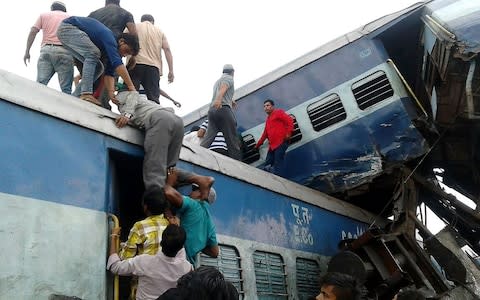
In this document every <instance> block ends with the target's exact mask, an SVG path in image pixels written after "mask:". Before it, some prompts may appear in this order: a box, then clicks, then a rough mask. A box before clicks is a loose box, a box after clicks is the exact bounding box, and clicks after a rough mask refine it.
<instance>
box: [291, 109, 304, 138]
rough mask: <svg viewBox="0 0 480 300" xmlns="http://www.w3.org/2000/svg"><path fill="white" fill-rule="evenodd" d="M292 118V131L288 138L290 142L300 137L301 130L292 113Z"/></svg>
mask: <svg viewBox="0 0 480 300" xmlns="http://www.w3.org/2000/svg"><path fill="white" fill-rule="evenodd" d="M290 117H292V119H293V133H292V137H291V138H290V144H294V143H296V142H298V141H300V140H301V139H302V132H301V131H300V127H298V122H297V118H295V116H294V115H290Z"/></svg>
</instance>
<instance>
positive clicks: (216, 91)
mask: <svg viewBox="0 0 480 300" xmlns="http://www.w3.org/2000/svg"><path fill="white" fill-rule="evenodd" d="M233 74H234V69H233V66H232V65H230V64H226V65H224V66H223V74H222V77H220V79H218V80H217V82H215V85H214V86H213V97H212V102H211V104H210V109H209V110H208V129H207V133H206V135H205V137H204V138H203V141H202V143H201V146H202V147H205V148H208V147H210V145H211V144H212V142H213V140H214V139H215V137H216V136H217V133H218V132H219V131H221V132H223V136H224V138H225V142H226V143H227V148H228V156H230V157H231V158H233V159H236V160H240V159H241V158H242V152H241V150H240V141H239V140H238V135H237V121H236V119H235V115H234V114H233V111H232V108H235V106H236V105H237V104H236V102H235V100H233V92H234V91H235V87H234V82H233Z"/></svg>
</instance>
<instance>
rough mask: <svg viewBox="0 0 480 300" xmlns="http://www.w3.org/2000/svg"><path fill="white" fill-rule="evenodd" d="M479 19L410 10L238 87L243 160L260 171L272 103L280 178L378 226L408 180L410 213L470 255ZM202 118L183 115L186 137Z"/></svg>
mask: <svg viewBox="0 0 480 300" xmlns="http://www.w3.org/2000/svg"><path fill="white" fill-rule="evenodd" d="M479 20H480V3H479V2H478V1H468V0H435V1H426V2H420V3H418V4H415V5H412V6H411V7H408V8H406V9H404V10H402V11H399V12H395V13H392V14H390V15H387V16H385V17H382V18H380V19H378V20H375V21H373V22H371V23H369V24H367V25H365V26H362V27H360V28H358V29H357V30H355V31H353V32H350V33H348V34H345V35H343V36H341V37H339V38H337V39H335V40H333V41H331V42H329V43H327V44H326V45H323V46H321V47H319V48H317V49H315V50H313V51H311V52H309V53H307V54H305V55H304V56H302V57H300V58H298V59H296V60H294V61H292V62H290V63H288V64H286V65H284V66H282V67H280V68H278V69H276V70H274V71H272V72H270V73H268V74H266V75H265V76H263V77H261V78H259V79H257V80H255V81H253V82H251V83H249V84H247V85H245V86H243V87H240V88H239V89H238V90H236V92H235V96H234V97H235V99H236V101H237V104H238V105H237V106H238V108H237V110H236V111H235V114H236V117H237V123H238V129H239V131H240V132H241V134H242V136H243V144H244V146H245V152H244V157H243V161H244V162H246V163H249V164H251V165H253V166H257V167H259V168H262V167H263V164H264V158H265V156H266V151H267V148H268V145H264V146H263V147H262V148H261V149H260V151H259V152H258V151H257V150H256V149H255V148H254V147H253V146H254V145H255V143H256V141H257V140H258V139H259V138H260V136H261V134H262V131H263V128H264V121H265V114H264V112H263V110H262V104H263V101H264V100H265V99H268V98H271V99H274V100H275V103H276V106H277V107H279V108H282V109H284V110H285V111H286V112H287V113H289V114H291V115H292V117H294V119H295V131H294V135H293V137H292V139H291V144H290V146H289V148H288V150H287V156H286V165H287V169H288V171H287V172H286V175H285V178H287V179H290V180H292V181H294V182H297V183H299V184H302V185H306V186H309V187H312V188H314V189H317V190H320V191H322V192H325V193H328V194H330V195H333V196H335V197H337V198H340V199H343V200H345V201H348V202H350V203H354V204H355V205H358V206H360V207H362V208H365V209H367V210H368V211H371V212H374V213H377V214H381V215H383V216H384V217H388V216H390V215H392V213H391V212H392V209H395V210H398V207H396V203H397V202H396V201H392V200H391V199H392V197H393V198H395V197H394V195H398V190H399V188H403V187H404V186H405V183H406V182H407V181H409V180H412V181H414V183H413V184H414V185H415V188H414V189H415V190H416V192H418V193H419V197H418V199H417V200H418V203H426V204H427V205H428V206H429V207H430V208H431V209H433V210H434V211H435V213H436V214H437V215H438V216H439V217H440V218H442V219H443V220H444V221H445V222H446V223H447V224H453V223H455V226H456V229H457V230H459V232H460V233H461V234H462V236H464V237H465V238H466V239H467V240H468V241H469V243H471V244H472V246H473V247H474V248H475V249H476V251H477V252H480V233H479V231H480V225H479V223H480V218H479V212H480V208H479V205H478V201H479V197H480V189H479V188H478V187H479V184H480V176H479V174H480V172H479V171H480V170H479V167H478V166H479V151H478V141H479V136H480V135H479V112H480V92H479V91H480V76H479V72H480V71H479V68H478V66H477V65H478V60H479V58H478V52H479V49H480V46H479V43H480V30H479V29H480V21H479ZM207 110H208V105H206V106H204V107H202V108H200V109H198V110H197V111H194V112H192V113H191V114H189V115H187V116H186V117H185V118H184V120H185V124H186V130H188V129H189V128H190V127H191V126H193V125H195V124H197V123H199V122H202V120H204V119H205V118H206V113H207ZM440 177H441V178H442V181H441V182H440V181H439V178H440ZM440 183H443V184H446V185H447V186H449V187H451V188H453V189H455V190H457V191H458V192H460V193H462V194H463V195H465V196H466V197H468V198H469V199H471V201H472V203H473V204H472V205H470V207H469V206H467V205H465V204H464V203H462V202H460V201H458V199H456V198H455V197H454V196H451V195H448V194H447V193H445V191H444V190H443V189H442V186H441V184H440ZM372 199H375V201H372ZM395 200H398V199H395ZM457 212H460V213H457Z"/></svg>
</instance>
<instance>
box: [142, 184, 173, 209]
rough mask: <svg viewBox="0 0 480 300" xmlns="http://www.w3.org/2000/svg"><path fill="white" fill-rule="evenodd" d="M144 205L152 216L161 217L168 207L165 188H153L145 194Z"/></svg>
mask: <svg viewBox="0 0 480 300" xmlns="http://www.w3.org/2000/svg"><path fill="white" fill-rule="evenodd" d="M142 201H143V204H144V205H146V206H147V209H148V211H149V212H150V213H151V214H152V215H161V214H163V213H164V212H165V209H166V208H167V207H168V202H167V199H166V198H165V192H164V190H163V188H160V187H156V186H155V187H152V188H150V189H148V190H146V191H145V192H144V193H143V199H142Z"/></svg>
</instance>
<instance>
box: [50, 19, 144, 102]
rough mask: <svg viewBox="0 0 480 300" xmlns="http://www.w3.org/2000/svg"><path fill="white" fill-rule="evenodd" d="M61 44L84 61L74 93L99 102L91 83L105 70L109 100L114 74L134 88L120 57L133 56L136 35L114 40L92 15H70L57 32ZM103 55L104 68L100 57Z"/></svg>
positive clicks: (82, 97)
mask: <svg viewBox="0 0 480 300" xmlns="http://www.w3.org/2000/svg"><path fill="white" fill-rule="evenodd" d="M57 35H58V38H59V39H60V41H61V42H62V44H63V46H64V47H65V48H67V49H68V50H69V51H70V53H72V55H73V56H74V57H75V58H76V59H78V60H79V61H81V62H82V63H83V67H82V80H81V81H80V83H79V84H78V85H77V87H76V89H75V92H74V96H79V97H80V99H82V100H86V101H89V102H91V103H94V104H97V105H101V104H100V102H99V101H98V100H97V99H96V98H95V97H94V96H93V83H94V81H95V80H97V79H98V78H99V77H100V76H101V75H102V74H103V73H104V71H105V77H104V83H105V87H106V89H107V91H108V96H109V97H110V99H115V74H116V73H117V74H118V75H120V77H122V78H123V80H124V82H125V83H126V85H127V87H128V89H129V90H130V91H135V86H134V85H133V82H132V80H131V79H130V75H128V71H127V68H126V67H125V65H124V64H123V62H122V57H124V56H127V55H136V54H137V53H138V50H139V44H138V39H137V37H136V36H135V35H132V34H128V33H122V34H121V35H120V36H119V37H118V38H117V39H116V38H115V36H114V35H113V33H112V31H111V30H110V29H108V28H107V27H106V26H105V25H103V24H102V23H100V22H99V21H97V20H95V19H93V18H86V17H70V18H67V19H65V20H63V22H62V24H61V25H60V27H59V28H58V31H57ZM102 57H105V67H104V65H103V63H102V61H101V58H102Z"/></svg>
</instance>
